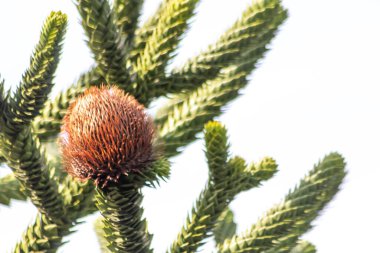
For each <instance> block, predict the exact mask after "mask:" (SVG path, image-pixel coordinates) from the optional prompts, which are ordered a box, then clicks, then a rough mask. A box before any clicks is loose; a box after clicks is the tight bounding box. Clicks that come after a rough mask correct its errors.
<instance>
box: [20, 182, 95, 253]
mask: <svg viewBox="0 0 380 253" xmlns="http://www.w3.org/2000/svg"><path fill="white" fill-rule="evenodd" d="M93 192H94V191H93V187H92V185H91V184H83V183H77V182H75V181H73V180H72V178H71V177H69V176H67V177H65V179H64V180H63V183H62V185H61V194H62V195H63V196H64V203H65V207H66V210H67V213H66V218H67V223H66V224H65V226H62V225H61V224H57V223H56V222H55V221H52V220H51V219H49V218H47V217H46V216H45V215H41V214H38V215H37V217H36V220H35V221H34V223H33V224H31V225H30V226H29V227H28V228H27V230H26V231H25V232H24V234H23V236H22V238H21V240H20V241H19V242H18V243H17V244H16V246H15V248H14V250H13V252H14V253H29V252H47V253H54V252H56V251H57V249H58V248H59V247H60V246H61V245H63V244H64V243H65V242H63V237H64V236H67V235H68V234H70V233H72V232H73V231H72V230H71V228H73V227H74V226H75V225H76V224H78V223H80V222H79V221H78V219H80V218H83V217H85V216H87V215H88V214H90V213H93V212H95V210H97V209H96V207H95V206H94V204H93V195H94V194H93Z"/></svg>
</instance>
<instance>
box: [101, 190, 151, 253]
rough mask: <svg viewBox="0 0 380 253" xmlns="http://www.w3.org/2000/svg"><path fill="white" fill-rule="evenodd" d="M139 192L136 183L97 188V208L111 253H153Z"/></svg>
mask: <svg viewBox="0 0 380 253" xmlns="http://www.w3.org/2000/svg"><path fill="white" fill-rule="evenodd" d="M140 191H141V189H139V188H136V186H135V185H134V184H133V183H123V184H120V185H118V186H113V187H108V188H107V189H99V188H97V194H96V205H97V207H98V209H99V210H100V212H101V213H102V215H103V217H104V219H103V222H104V229H103V231H104V238H105V239H106V240H107V243H108V245H107V248H108V249H109V250H110V251H111V252H131V253H132V252H141V253H143V252H152V250H151V249H150V243H151V235H149V234H148V233H147V225H146V221H145V220H143V219H142V214H143V209H142V208H141V202H142V194H141V192H140Z"/></svg>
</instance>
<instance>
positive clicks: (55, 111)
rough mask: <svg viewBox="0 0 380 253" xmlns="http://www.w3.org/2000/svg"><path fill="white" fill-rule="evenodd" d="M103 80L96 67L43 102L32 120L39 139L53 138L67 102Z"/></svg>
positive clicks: (59, 126) (57, 130)
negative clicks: (52, 98)
mask: <svg viewBox="0 0 380 253" xmlns="http://www.w3.org/2000/svg"><path fill="white" fill-rule="evenodd" d="M104 82H105V80H104V79H103V77H102V76H101V75H99V74H98V71H97V69H96V68H93V69H91V70H90V71H89V72H87V73H84V74H82V75H81V76H80V77H79V79H78V81H77V82H76V83H75V84H73V85H71V86H70V87H69V88H68V89H67V90H65V91H63V92H60V93H59V94H58V95H57V96H56V97H55V99H54V100H49V101H47V102H46V103H45V107H44V109H43V110H42V113H41V114H40V115H38V116H37V117H36V119H35V120H34V121H33V130H34V133H36V135H38V137H39V138H40V139H41V140H46V139H49V138H54V137H56V135H57V134H58V133H59V131H60V129H61V121H62V119H63V117H64V116H65V114H66V110H67V108H68V107H69V104H70V103H71V102H72V101H73V100H74V99H75V98H76V97H78V96H79V95H80V94H82V93H83V91H84V90H85V89H87V88H89V87H90V85H91V86H93V85H100V84H102V83H104Z"/></svg>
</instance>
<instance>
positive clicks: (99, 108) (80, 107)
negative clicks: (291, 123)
mask: <svg viewBox="0 0 380 253" xmlns="http://www.w3.org/2000/svg"><path fill="white" fill-rule="evenodd" d="M153 138H154V127H153V121H152V120H151V118H150V117H149V116H148V115H147V114H146V113H145V112H144V107H143V106H142V105H141V104H139V103H138V102H137V100H136V99H135V98H134V97H132V96H130V95H128V94H125V93H124V92H123V91H122V90H120V89H118V88H116V87H114V86H112V87H101V88H97V87H92V88H90V89H88V90H87V91H86V92H85V93H84V95H82V96H81V97H79V98H78V99H77V100H76V101H75V102H73V103H72V104H71V105H70V107H69V108H68V111H67V114H66V116H65V117H64V119H63V126H62V131H61V135H60V145H61V151H62V156H63V161H64V164H65V168H66V170H67V172H68V173H69V174H71V175H72V176H73V177H76V178H79V179H80V180H82V181H83V180H87V179H93V180H94V181H95V184H96V185H97V186H100V187H105V186H107V185H108V184H109V183H110V182H115V183H117V182H118V181H119V180H120V178H121V177H122V176H123V175H128V174H129V173H131V172H132V173H133V172H139V171H141V170H143V169H144V168H145V167H146V166H147V165H148V164H149V163H150V162H152V161H153Z"/></svg>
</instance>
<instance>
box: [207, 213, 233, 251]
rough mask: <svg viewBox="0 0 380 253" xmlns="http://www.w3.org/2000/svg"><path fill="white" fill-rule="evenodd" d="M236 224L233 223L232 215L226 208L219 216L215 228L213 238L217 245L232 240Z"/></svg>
mask: <svg viewBox="0 0 380 253" xmlns="http://www.w3.org/2000/svg"><path fill="white" fill-rule="evenodd" d="M236 227H237V225H236V223H235V222H234V213H233V212H232V211H231V209H229V208H227V209H226V210H224V211H223V213H222V214H221V215H220V216H219V218H218V220H217V222H216V225H215V228H214V231H213V233H214V237H215V242H216V243H217V244H219V243H223V242H224V240H226V239H230V238H232V236H234V235H235V234H236Z"/></svg>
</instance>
